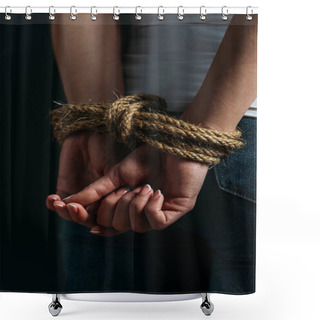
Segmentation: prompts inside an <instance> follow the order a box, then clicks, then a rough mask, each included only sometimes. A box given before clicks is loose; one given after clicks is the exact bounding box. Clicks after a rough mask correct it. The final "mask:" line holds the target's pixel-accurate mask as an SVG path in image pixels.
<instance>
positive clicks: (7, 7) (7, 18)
mask: <svg viewBox="0 0 320 320" xmlns="http://www.w3.org/2000/svg"><path fill="white" fill-rule="evenodd" d="M8 12H9V13H11V9H10V6H6V7H5V8H4V18H5V19H6V20H7V21H9V20H11V16H10V14H9V13H8Z"/></svg>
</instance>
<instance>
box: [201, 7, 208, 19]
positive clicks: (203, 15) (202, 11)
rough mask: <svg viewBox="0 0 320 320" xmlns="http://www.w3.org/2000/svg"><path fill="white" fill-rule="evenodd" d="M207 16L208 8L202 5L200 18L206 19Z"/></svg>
mask: <svg viewBox="0 0 320 320" xmlns="http://www.w3.org/2000/svg"><path fill="white" fill-rule="evenodd" d="M206 18H207V9H206V7H205V6H201V7H200V20H202V21H203V20H206Z"/></svg>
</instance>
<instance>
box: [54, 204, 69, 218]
mask: <svg viewBox="0 0 320 320" xmlns="http://www.w3.org/2000/svg"><path fill="white" fill-rule="evenodd" d="M53 207H54V210H55V212H57V213H58V215H59V216H60V217H61V218H63V219H65V220H72V219H71V217H70V214H69V211H68V209H67V208H66V204H65V203H64V202H62V201H54V202H53Z"/></svg>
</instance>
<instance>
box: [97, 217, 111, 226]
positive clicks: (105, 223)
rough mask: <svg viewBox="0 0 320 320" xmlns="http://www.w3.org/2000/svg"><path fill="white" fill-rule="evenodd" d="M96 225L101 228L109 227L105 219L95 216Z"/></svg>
mask: <svg viewBox="0 0 320 320" xmlns="http://www.w3.org/2000/svg"><path fill="white" fill-rule="evenodd" d="M97 224H98V225H100V226H102V227H110V224H108V222H107V221H106V219H105V217H103V216H101V215H97Z"/></svg>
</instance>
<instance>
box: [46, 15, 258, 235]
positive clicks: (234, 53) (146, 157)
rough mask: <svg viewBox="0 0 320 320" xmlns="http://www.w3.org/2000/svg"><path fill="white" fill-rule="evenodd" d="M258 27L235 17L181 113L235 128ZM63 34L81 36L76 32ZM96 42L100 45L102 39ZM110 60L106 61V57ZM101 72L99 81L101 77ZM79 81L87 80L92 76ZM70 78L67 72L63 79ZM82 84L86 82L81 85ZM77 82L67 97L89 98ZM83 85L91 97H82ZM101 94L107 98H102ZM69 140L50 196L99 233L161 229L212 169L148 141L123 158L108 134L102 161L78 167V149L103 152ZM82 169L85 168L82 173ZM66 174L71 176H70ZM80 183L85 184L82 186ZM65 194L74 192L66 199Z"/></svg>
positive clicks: (57, 207) (250, 82)
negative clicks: (63, 198)
mask: <svg viewBox="0 0 320 320" xmlns="http://www.w3.org/2000/svg"><path fill="white" fill-rule="evenodd" d="M90 28H94V27H93V26H91V27H90ZM113 28H115V30H116V28H117V27H116V26H114V25H113V26H111V27H110V28H108V29H109V31H110V32H111V34H113V35H117V34H118V32H117V31H115V30H113ZM256 28H257V17H256V16H255V17H254V20H253V22H247V21H246V20H245V17H244V16H242V15H235V16H234V18H233V19H232V21H231V23H230V25H229V27H228V30H227V32H226V34H225V37H224V39H223V41H222V43H221V45H220V48H219V50H218V52H217V54H216V56H215V59H214V61H213V63H212V65H211V67H210V69H209V71H208V73H207V76H206V78H205V80H204V82H203V84H202V86H201V88H200V89H199V92H198V93H197V95H196V97H195V98H194V99H193V101H192V103H191V104H190V106H189V107H188V108H187V109H186V110H185V112H184V113H183V115H182V119H184V120H186V121H188V122H191V123H195V124H198V125H201V126H204V127H209V128H214V129H218V130H221V131H233V130H234V129H235V128H236V125H237V124H238V122H239V121H240V120H241V118H242V116H243V114H244V113H245V111H246V110H247V109H248V107H249V106H250V105H251V103H252V102H253V100H254V99H255V97H256V90H257V88H256V68H257V65H256V60H257V59H256V49H257V48H256V45H257V44H256V31H257V30H256ZM66 29H67V28H66ZM88 32H89V31H88ZM90 32H92V29H90ZM90 32H89V33H90ZM99 32H101V35H99ZM54 34H55V33H54V32H53V35H54ZM64 34H67V36H66V38H68V36H70V37H71V38H72V39H73V40H74V41H75V39H76V38H75V35H74V34H69V35H68V33H64ZM102 35H103V36H104V37H106V29H105V28H104V29H97V30H95V37H97V38H99V36H102ZM66 38H64V39H61V37H54V38H53V40H54V46H55V51H56V54H57V60H58V64H59V60H60V61H61V63H60V65H62V64H63V62H62V61H63V60H64V58H63V53H64V50H66V48H65V47H64V46H61V43H62V42H63V41H67V40H68V39H66ZM80 39H81V38H80ZM80 39H78V40H79V41H80ZM96 45H97V46H98V48H100V47H99V46H100V43H99V41H97V42H96ZM60 46H61V47H60ZM57 47H58V49H57ZM59 48H60V49H59ZM93 48H94V47H93ZM112 50H113V51H114V52H116V53H117V54H118V53H119V48H117V47H116V48H115V47H114V46H113V47H112V48H111V47H110V48H109V50H107V54H108V52H110V51H112ZM91 51H95V50H91ZM114 52H113V53H111V54H110V55H111V57H114ZM69 54H70V53H69ZM77 57H78V59H80V60H81V59H82V55H79V54H78V56H77V55H75V58H77ZM85 57H86V59H85V62H86V63H90V61H91V58H92V61H91V63H93V61H97V60H95V58H94V57H91V58H90V55H89V56H88V54H87V55H86V56H85ZM106 59H107V60H108V58H106ZM98 61H99V62H100V60H98ZM110 61H111V62H112V58H111V59H110ZM111 62H110V63H111ZM64 67H67V68H69V69H68V72H66V73H70V72H71V73H72V66H64ZM105 67H106V68H108V64H106V66H105ZM111 70H112V67H111ZM97 72H99V71H97ZM102 72H105V71H102ZM110 72H111V71H110ZM117 72H118V70H117ZM111 73H112V72H111ZM63 77H64V76H63V74H62V78H63ZM97 78H98V79H96V81H98V82H99V81H100V80H99V79H101V78H100V77H97ZM115 79H118V78H117V77H116V78H115ZM93 80H94V79H93ZM81 81H84V82H85V83H86V82H87V80H86V77H83V78H81ZM67 82H68V81H67V79H65V81H64V83H67ZM83 86H84V84H81V86H80V87H83ZM115 87H116V88H119V90H120V91H121V90H122V88H123V82H122V81H121V79H118V82H116V83H115V84H114V87H113V88H115ZM77 88H78V86H77V85H74V86H72V85H70V86H68V87H67V88H66V90H67V91H68V90H69V91H70V92H69V94H67V97H68V96H69V97H73V99H76V98H77V97H78V98H77V99H80V100H81V101H82V102H83V101H86V100H88V99H91V98H89V96H90V92H89V91H86V90H83V91H82V96H81V97H80V98H79V96H77V95H76V94H74V95H73V92H77ZM85 92H87V95H88V96H85V97H84V96H83V94H85ZM104 94H105V95H108V96H109V95H110V90H109V94H108V93H104ZM70 99H71V98H70ZM99 99H100V100H103V99H104V97H100V98H99ZM70 138H71V137H69V138H68V139H70ZM68 139H66V140H65V142H64V143H63V145H62V151H61V158H60V171H61V175H60V171H59V178H58V184H57V185H58V187H57V194H54V195H50V196H48V198H47V206H48V208H49V209H51V210H53V211H55V212H57V213H58V214H59V215H60V216H61V217H62V218H64V219H69V220H70V219H71V220H73V221H74V222H76V223H79V224H82V225H85V226H87V227H89V228H90V229H91V232H92V233H94V234H97V235H102V236H111V235H115V234H118V233H122V232H126V231H129V230H133V231H135V232H146V231H148V230H151V229H154V230H163V229H164V228H166V227H168V226H169V225H171V224H172V223H174V222H175V221H177V220H178V219H179V218H181V217H182V216H183V215H184V214H186V213H187V212H189V211H190V210H192V208H193V207H194V205H195V203H196V199H197V196H198V194H199V192H200V190H201V187H202V185H203V182H204V179H205V176H206V174H207V171H208V166H207V165H203V164H200V163H197V162H194V161H189V160H184V159H182V158H179V157H175V156H171V155H168V154H165V153H162V152H160V151H159V150H156V149H154V148H151V147H149V146H146V145H143V146H141V147H139V148H137V149H136V150H134V151H133V152H131V153H130V154H128V155H127V156H126V157H124V158H123V156H124V154H125V152H124V153H122V154H121V153H118V151H117V148H115V144H114V143H111V142H110V143H108V139H111V138H110V137H104V139H96V140H95V141H92V143H94V144H95V145H96V147H97V150H104V148H105V145H109V146H111V149H108V151H105V153H104V155H105V156H104V157H102V158H103V160H101V159H100V160H96V161H93V162H92V163H90V165H89V164H88V163H85V162H83V163H81V164H80V165H79V166H74V165H72V163H73V161H71V160H70V159H72V158H73V157H75V154H77V153H82V154H87V155H88V157H89V158H92V159H94V157H98V158H99V157H100V156H101V155H96V154H94V153H99V152H97V151H94V150H91V149H90V146H91V143H87V144H81V143H78V142H77V141H76V140H77V139H81V137H80V136H79V137H77V136H74V137H73V139H75V140H70V141H68ZM112 148H113V149H112ZM116 154H118V155H119V158H118V159H119V160H120V159H122V160H121V161H119V162H117V160H116V158H113V160H110V158H109V157H115V156H114V155H116ZM93 163H96V165H97V168H96V167H95V165H93ZM98 164H99V168H98ZM88 168H91V169H90V170H91V171H90V170H89V169H88ZM87 170H89V171H90V172H87ZM83 172H86V174H85V175H84V177H83V178H82V177H81V178H79V176H82V173H83ZM97 172H99V174H100V175H99V174H97ZM68 175H70V176H71V177H73V178H71V179H70V177H68ZM65 177H68V178H65ZM77 179H78V180H79V179H80V180H81V181H78V180H77ZM74 181H76V182H74ZM69 184H70V186H69ZM146 184H149V185H150V186H148V185H146ZM72 185H73V187H71V186H72ZM80 185H81V186H85V187H84V188H83V189H81V188H80V187H79V188H78V186H80ZM76 187H77V188H78V189H77V190H76ZM72 190H76V191H72ZM156 190H157V191H156ZM160 190H161V191H162V192H160ZM62 194H68V195H69V194H72V196H71V197H69V198H68V199H65V200H63V201H61V196H62Z"/></svg>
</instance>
